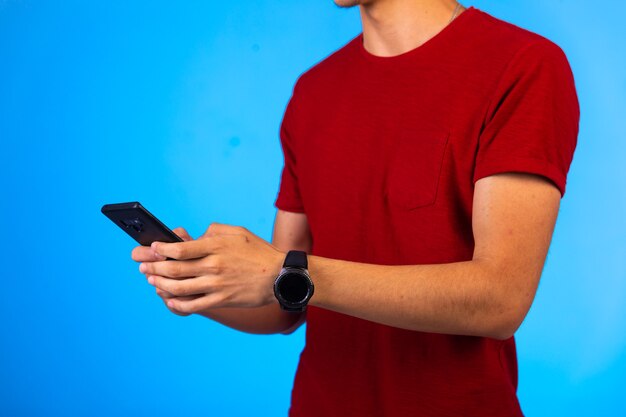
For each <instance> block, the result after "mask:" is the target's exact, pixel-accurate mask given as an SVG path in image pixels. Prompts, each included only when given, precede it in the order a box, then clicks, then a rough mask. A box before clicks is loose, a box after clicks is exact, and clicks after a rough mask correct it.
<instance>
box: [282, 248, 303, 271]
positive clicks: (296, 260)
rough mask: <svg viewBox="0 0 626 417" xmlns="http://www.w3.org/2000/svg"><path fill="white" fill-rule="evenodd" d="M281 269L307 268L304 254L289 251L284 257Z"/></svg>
mask: <svg viewBox="0 0 626 417" xmlns="http://www.w3.org/2000/svg"><path fill="white" fill-rule="evenodd" d="M283 267H296V268H304V269H307V268H308V262H307V259H306V252H304V251H301V250H290V251H289V252H287V256H286V257H285V263H284V264H283Z"/></svg>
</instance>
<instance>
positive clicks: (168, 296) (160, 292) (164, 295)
mask: <svg viewBox="0 0 626 417" xmlns="http://www.w3.org/2000/svg"><path fill="white" fill-rule="evenodd" d="M156 293H157V294H158V295H159V297H161V299H162V300H163V304H165V307H167V309H168V310H169V311H171V312H172V313H174V314H176V315H178V316H183V317H184V316H189V315H190V314H191V313H183V312H182V311H178V310H176V309H175V308H172V307H170V306H168V305H167V301H168V300H169V299H171V298H176V297H175V296H174V295H173V294H170V293H169V292H167V291H163V290H161V289H160V288H157V289H156ZM198 297H202V296H201V295H192V296H188V297H180V298H181V299H183V300H193V299H195V298H198Z"/></svg>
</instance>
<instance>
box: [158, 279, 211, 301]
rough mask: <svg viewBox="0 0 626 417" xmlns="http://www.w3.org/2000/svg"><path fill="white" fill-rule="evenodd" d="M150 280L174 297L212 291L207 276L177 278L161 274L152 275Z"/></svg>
mask: <svg viewBox="0 0 626 417" xmlns="http://www.w3.org/2000/svg"><path fill="white" fill-rule="evenodd" d="M148 282H149V283H150V284H151V285H154V286H155V287H157V288H159V289H161V290H163V291H165V292H167V293H169V294H171V295H172V296H174V297H186V296H191V295H204V294H207V293H208V292H210V291H211V285H210V283H209V281H208V279H207V277H198V278H189V279H183V280H176V279H169V278H166V277H162V276H159V275H150V276H149V277H148Z"/></svg>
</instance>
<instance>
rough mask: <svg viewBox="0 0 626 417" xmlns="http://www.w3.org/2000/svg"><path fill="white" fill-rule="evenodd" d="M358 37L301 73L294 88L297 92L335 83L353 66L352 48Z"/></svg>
mask: <svg viewBox="0 0 626 417" xmlns="http://www.w3.org/2000/svg"><path fill="white" fill-rule="evenodd" d="M357 40H358V36H356V37H354V38H352V39H351V40H349V41H348V42H346V43H345V44H344V45H343V46H341V47H340V48H339V49H337V50H335V51H333V52H332V53H330V54H329V55H327V56H326V57H324V58H322V59H320V60H319V61H318V62H316V63H315V64H313V65H312V66H311V67H309V68H307V69H306V70H305V71H303V72H302V73H301V74H300V76H299V77H298V79H297V80H296V83H295V86H294V92H295V91H297V90H315V89H318V88H321V87H323V86H324V85H327V84H328V83H329V82H330V83H332V82H335V81H336V80H337V79H338V78H340V76H341V75H342V74H345V73H346V71H347V70H349V68H348V67H349V66H350V65H353V64H354V61H355V60H354V52H355V51H354V47H355V42H356V41H357Z"/></svg>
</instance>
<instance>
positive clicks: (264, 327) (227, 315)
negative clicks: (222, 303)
mask: <svg viewBox="0 0 626 417" xmlns="http://www.w3.org/2000/svg"><path fill="white" fill-rule="evenodd" d="M197 314H199V315H201V316H203V317H206V318H209V319H211V320H214V321H217V322H218V323H221V324H223V325H225V326H228V327H231V328H233V329H235V330H239V331H242V332H246V333H253V334H275V333H283V334H288V333H290V332H291V331H292V330H293V329H294V328H295V327H297V324H299V320H300V319H302V318H303V317H301V316H302V314H294V313H287V312H284V311H282V310H280V307H279V306H278V304H270V305H267V306H264V307H256V308H209V309H205V310H202V311H200V312H198V313H197Z"/></svg>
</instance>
